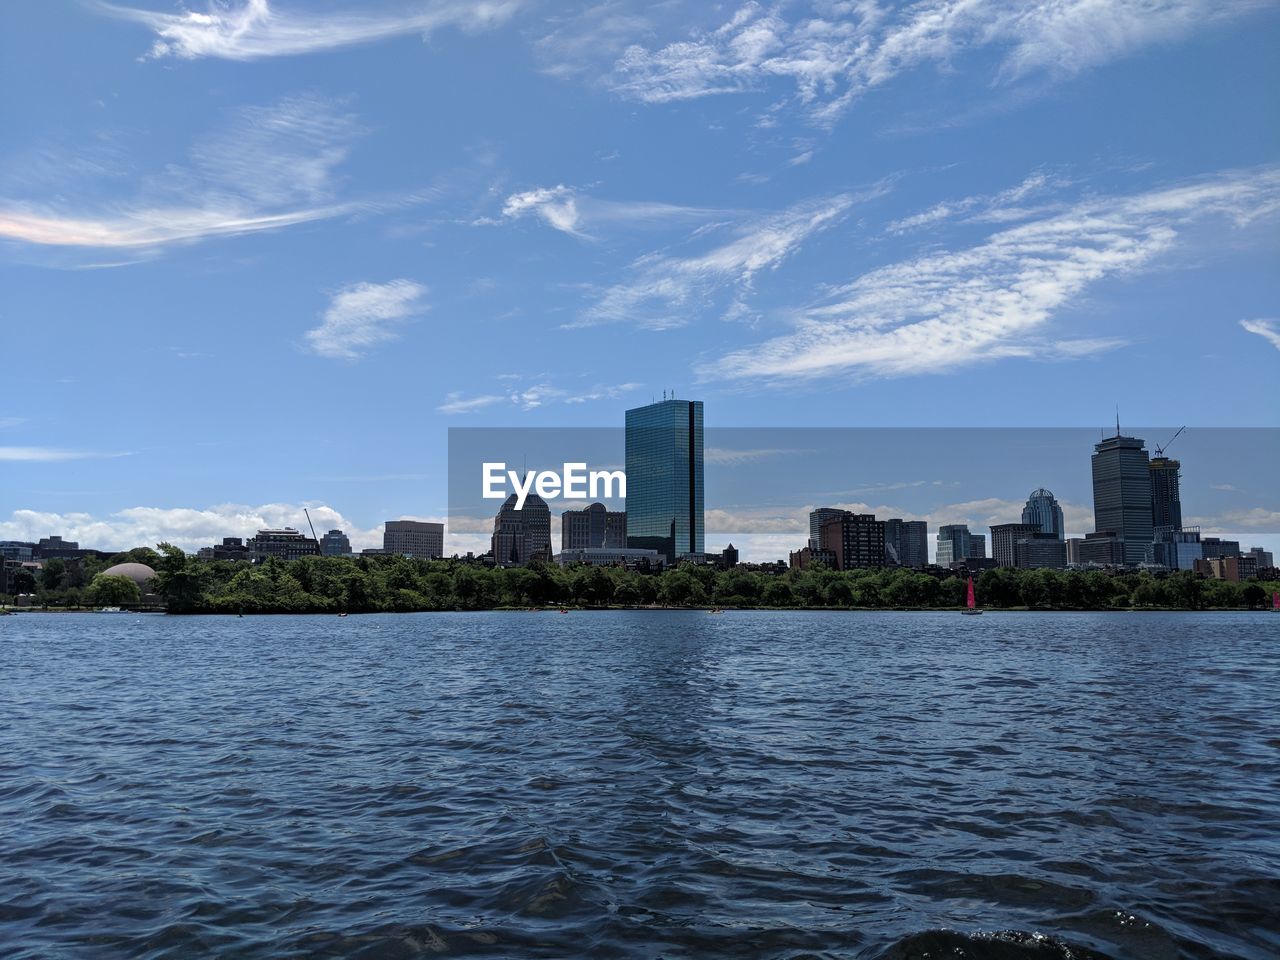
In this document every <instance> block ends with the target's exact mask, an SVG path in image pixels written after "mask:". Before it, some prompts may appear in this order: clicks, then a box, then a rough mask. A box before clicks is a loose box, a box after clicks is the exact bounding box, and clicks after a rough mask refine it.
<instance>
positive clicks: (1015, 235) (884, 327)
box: [700, 168, 1280, 382]
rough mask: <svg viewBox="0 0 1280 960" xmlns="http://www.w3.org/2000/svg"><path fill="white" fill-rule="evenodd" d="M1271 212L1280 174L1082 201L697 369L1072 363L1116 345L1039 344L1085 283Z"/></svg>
mask: <svg viewBox="0 0 1280 960" xmlns="http://www.w3.org/2000/svg"><path fill="white" fill-rule="evenodd" d="M1277 211H1280V168H1272V169H1264V170H1259V171H1247V172H1231V173H1226V174H1222V175H1219V176H1217V177H1214V178H1211V179H1206V180H1202V181H1198V182H1196V183H1192V184H1187V185H1183V186H1178V187H1173V188H1168V189H1162V190H1155V191H1151V192H1149V193H1143V194H1138V195H1134V196H1130V197H1103V198H1091V199H1089V200H1086V201H1083V202H1080V203H1078V204H1076V205H1075V206H1073V207H1070V208H1067V209H1065V210H1063V211H1061V212H1059V213H1057V214H1056V215H1053V216H1050V217H1046V218H1043V219H1039V220H1033V221H1031V222H1029V223H1024V224H1021V225H1018V226H1015V227H1012V228H1009V229H1006V230H1003V231H1000V232H998V233H995V234H993V235H992V236H990V237H988V238H987V239H986V240H985V241H984V242H982V243H980V244H978V245H977V246H973V247H969V248H967V249H962V250H956V251H941V252H930V253H927V254H924V255H922V256H920V257H917V258H915V259H911V260H905V261H902V262H899V263H894V264H890V265H888V266H885V267H881V268H879V269H876V270H872V271H871V272H869V273H866V274H863V275H862V276H860V277H858V278H857V279H856V280H853V281H852V282H850V283H848V284H845V285H844V286H842V287H838V288H836V289H835V290H833V291H831V292H830V294H829V295H827V296H824V299H823V300H822V301H819V302H818V303H817V304H814V305H811V306H809V307H806V308H804V309H803V310H801V311H799V312H798V314H797V315H796V317H795V329H794V330H793V331H791V332H789V333H786V334H784V335H782V336H779V337H775V338H774V339H772V340H769V341H766V342H765V343H762V344H757V345H753V346H750V347H748V348H745V349H742V350H738V351H734V352H732V353H729V354H728V355H726V356H724V357H722V358H721V359H719V360H717V361H714V362H712V363H709V364H706V365H704V366H703V367H702V368H701V370H700V373H701V374H702V375H703V376H704V377H705V378H709V379H742V380H746V381H748V382H756V381H758V380H760V379H770V378H772V379H782V380H794V379H803V378H813V377H823V376H833V375H837V374H839V375H848V374H849V373H864V374H870V375H876V376H903V375H910V374H919V373H925V372H934V371H944V370H955V369H957V368H959V367H962V366H966V365H970V364H974V363H979V362H983V361H990V360H994V359H998V358H1003V357H1050V358H1052V357H1064V356H1065V357H1071V356H1082V355H1086V354H1089V353H1096V352H1098V351H1099V350H1104V349H1112V348H1114V347H1115V346H1117V345H1118V344H1119V342H1118V341H1117V340H1115V339H1114V338H1083V339H1071V338H1067V339H1062V340H1058V341H1056V342H1054V341H1047V342H1046V341H1045V339H1044V337H1043V330H1044V327H1045V326H1046V325H1047V324H1048V322H1049V320H1050V319H1051V318H1052V316H1053V315H1054V313H1055V312H1056V311H1058V310H1060V309H1062V308H1063V307H1065V306H1067V305H1069V304H1070V302H1071V301H1072V300H1073V299H1074V298H1076V297H1077V296H1079V295H1080V294H1081V293H1082V292H1083V291H1084V290H1085V289H1086V288H1088V287H1089V286H1090V285H1091V284H1093V283H1096V282H1098V281H1100V280H1103V279H1105V278H1110V277H1118V276H1123V275H1126V274H1129V273H1132V272H1134V271H1137V270H1140V269H1142V268H1145V267H1147V266H1149V265H1150V264H1151V263H1152V262H1153V261H1154V260H1156V259H1157V258H1158V257H1160V256H1161V255H1163V254H1166V253H1168V252H1169V251H1170V250H1171V249H1172V248H1173V247H1174V245H1175V243H1176V242H1177V241H1178V239H1179V234H1180V232H1181V231H1185V230H1187V229H1189V228H1190V227H1191V225H1192V224H1193V223H1194V222H1196V221H1198V220H1201V219H1203V218H1207V217H1211V216H1213V217H1219V218H1225V219H1227V220H1228V221H1229V222H1230V223H1231V224H1233V225H1235V226H1238V227H1239V226H1245V225H1248V224H1249V223H1250V222H1251V221H1253V220H1254V219H1257V218H1261V217H1264V216H1273V215H1275V214H1276V212H1277Z"/></svg>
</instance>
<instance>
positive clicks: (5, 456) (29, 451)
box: [0, 420, 129, 463]
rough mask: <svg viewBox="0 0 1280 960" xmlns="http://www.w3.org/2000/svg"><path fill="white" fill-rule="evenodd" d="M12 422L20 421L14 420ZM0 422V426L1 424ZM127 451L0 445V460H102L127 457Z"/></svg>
mask: <svg viewBox="0 0 1280 960" xmlns="http://www.w3.org/2000/svg"><path fill="white" fill-rule="evenodd" d="M13 422H14V423H21V422H22V421H21V420H15V421H13ZM3 425H4V424H3V423H0V426H3ZM127 456H129V454H127V453H101V452H94V451H91V450H62V449H58V448H55V447H0V462H6V463H59V462H61V461H64V460H102V459H110V458H114V457H127Z"/></svg>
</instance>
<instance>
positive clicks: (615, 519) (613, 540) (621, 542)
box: [560, 503, 627, 550]
mask: <svg viewBox="0 0 1280 960" xmlns="http://www.w3.org/2000/svg"><path fill="white" fill-rule="evenodd" d="M626 545H627V514H626V512H625V511H622V510H609V509H606V507H605V505H604V504H603V503H593V504H591V506H589V507H587V508H586V509H584V510H566V511H565V512H564V513H562V514H560V549H561V550H585V549H588V548H597V547H609V548H611V549H614V548H619V547H625V546H626Z"/></svg>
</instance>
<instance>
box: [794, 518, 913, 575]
mask: <svg viewBox="0 0 1280 960" xmlns="http://www.w3.org/2000/svg"><path fill="white" fill-rule="evenodd" d="M810 516H812V515H810ZM809 526H810V528H812V526H813V521H812V520H810V523H809ZM884 559H885V563H888V564H897V565H898V566H900V567H912V568H914V569H919V568H921V567H926V566H928V565H929V525H928V524H927V523H925V521H923V520H902V519H900V518H898V517H894V518H892V519H889V520H886V521H885V522H884Z"/></svg>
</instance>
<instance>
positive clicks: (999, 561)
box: [991, 495, 1066, 567]
mask: <svg viewBox="0 0 1280 960" xmlns="http://www.w3.org/2000/svg"><path fill="white" fill-rule="evenodd" d="M1033 496H1034V495H1033ZM1022 515H1023V516H1024V517H1025V516H1026V515H1027V511H1025V510H1023V511H1022ZM1043 532H1044V528H1043V527H1042V526H1041V525H1040V523H1039V522H1034V523H1033V522H1029V521H1024V522H1022V523H997V524H993V525H992V527H991V559H992V560H994V561H995V563H996V566H997V567H1016V566H1017V565H1018V556H1017V545H1018V541H1019V540H1024V539H1026V538H1027V537H1030V536H1033V535H1034V534H1037V533H1043ZM1063 555H1064V557H1065V551H1064V554H1063ZM1063 562H1064V563H1065V562H1066V560H1065V559H1064V560H1063Z"/></svg>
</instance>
